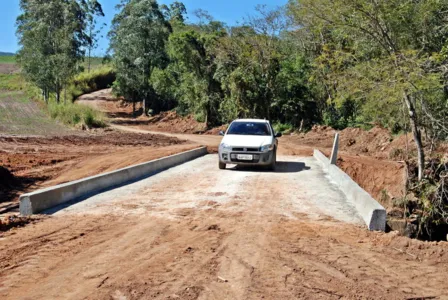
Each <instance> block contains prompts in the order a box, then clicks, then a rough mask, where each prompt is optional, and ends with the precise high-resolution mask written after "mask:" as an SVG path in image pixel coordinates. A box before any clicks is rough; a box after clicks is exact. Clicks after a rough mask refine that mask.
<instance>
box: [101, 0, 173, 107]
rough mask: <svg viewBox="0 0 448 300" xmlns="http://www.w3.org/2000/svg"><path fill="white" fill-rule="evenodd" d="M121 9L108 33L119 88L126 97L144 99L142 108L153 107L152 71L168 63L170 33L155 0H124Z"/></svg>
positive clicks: (169, 28)
mask: <svg viewBox="0 0 448 300" xmlns="http://www.w3.org/2000/svg"><path fill="white" fill-rule="evenodd" d="M117 8H118V9H120V10H121V11H120V12H119V13H118V14H117V15H116V16H115V17H114V19H113V21H112V29H111V31H110V33H109V37H110V40H111V43H110V48H111V50H112V51H113V54H114V58H113V62H114V66H115V68H116V70H117V80H116V86H115V87H116V89H117V91H118V92H119V93H120V94H121V95H123V96H125V98H126V99H129V100H131V101H132V102H134V108H135V102H136V101H143V110H144V113H146V111H147V109H148V108H149V107H150V106H152V104H153V103H154V102H152V103H149V105H148V101H149V100H151V99H152V100H154V91H153V88H152V87H151V84H150V77H151V74H152V72H153V70H154V69H155V68H157V67H163V66H164V65H165V64H166V63H167V56H166V52H165V44H166V42H167V40H168V36H169V34H170V32H171V26H170V24H169V23H168V22H167V21H166V20H165V17H164V15H163V14H162V12H161V11H160V9H159V5H158V4H157V2H156V1H155V0H122V2H121V4H120V5H118V7H117Z"/></svg>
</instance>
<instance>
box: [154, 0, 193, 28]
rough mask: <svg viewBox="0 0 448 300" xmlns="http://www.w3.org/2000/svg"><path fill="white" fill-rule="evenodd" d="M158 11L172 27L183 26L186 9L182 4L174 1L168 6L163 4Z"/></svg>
mask: <svg viewBox="0 0 448 300" xmlns="http://www.w3.org/2000/svg"><path fill="white" fill-rule="evenodd" d="M160 10H161V11H162V12H163V15H164V16H165V19H166V20H168V21H170V22H171V24H172V25H178V24H181V25H184V24H185V21H186V19H187V17H186V15H187V9H186V8H185V5H184V4H183V3H182V2H178V1H175V2H173V3H171V4H170V5H169V6H168V5H166V4H163V5H161V6H160Z"/></svg>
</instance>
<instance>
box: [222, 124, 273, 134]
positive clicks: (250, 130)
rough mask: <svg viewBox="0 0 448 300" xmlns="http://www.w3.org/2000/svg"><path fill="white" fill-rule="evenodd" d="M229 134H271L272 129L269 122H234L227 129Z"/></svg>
mask: <svg viewBox="0 0 448 300" xmlns="http://www.w3.org/2000/svg"><path fill="white" fill-rule="evenodd" d="M227 134H236V135H263V136H270V135H271V130H270V129H269V125H268V124H267V123H259V122H233V123H232V125H231V126H230V128H229V130H228V131H227Z"/></svg>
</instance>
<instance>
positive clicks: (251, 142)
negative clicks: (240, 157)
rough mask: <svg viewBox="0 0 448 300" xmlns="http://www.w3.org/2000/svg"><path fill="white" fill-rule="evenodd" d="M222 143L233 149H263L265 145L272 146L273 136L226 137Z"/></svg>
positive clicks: (231, 135) (230, 135)
mask: <svg viewBox="0 0 448 300" xmlns="http://www.w3.org/2000/svg"><path fill="white" fill-rule="evenodd" d="M221 143H225V144H227V145H230V146H232V147H256V148H258V147H261V146H263V145H269V144H272V136H258V135H233V134H228V135H226V136H225V137H224V138H223V139H222V142H221Z"/></svg>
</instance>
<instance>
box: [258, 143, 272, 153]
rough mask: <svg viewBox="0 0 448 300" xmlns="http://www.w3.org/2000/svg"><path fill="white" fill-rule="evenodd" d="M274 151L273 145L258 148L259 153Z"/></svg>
mask: <svg viewBox="0 0 448 300" xmlns="http://www.w3.org/2000/svg"><path fill="white" fill-rule="evenodd" d="M273 149H274V145H273V144H269V145H264V146H261V147H260V151H261V152H268V151H271V150H273Z"/></svg>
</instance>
